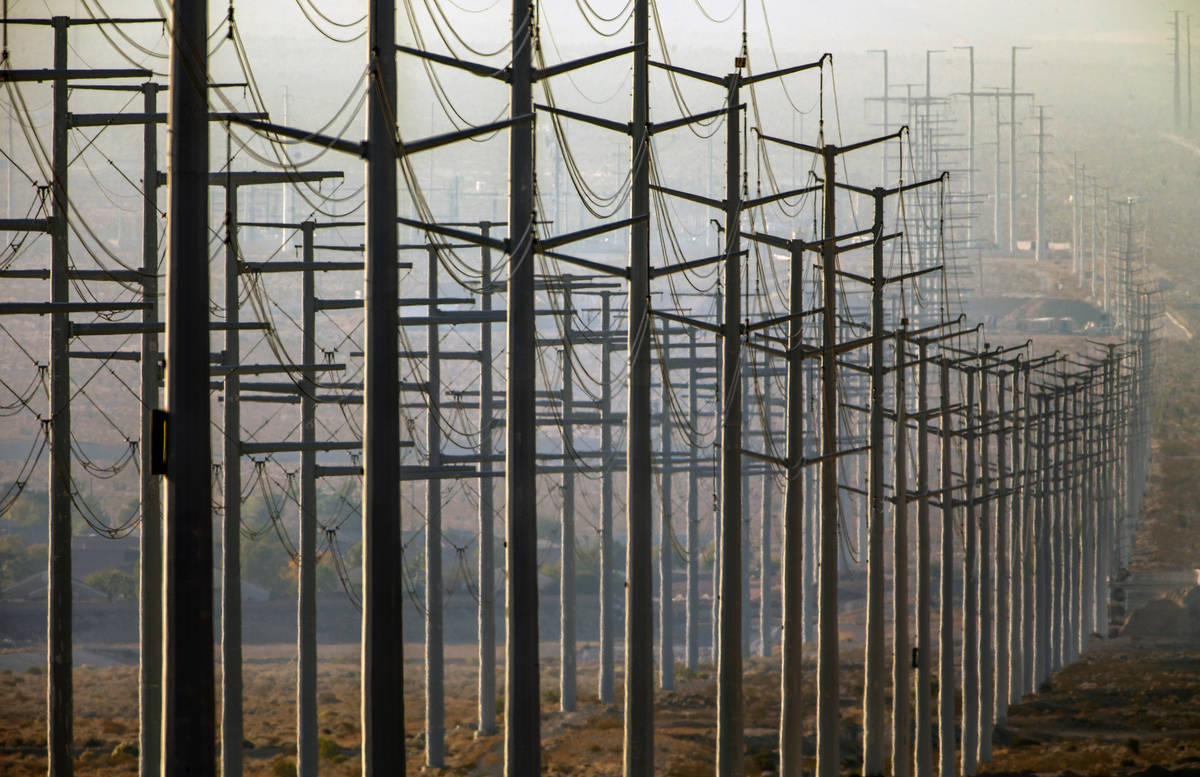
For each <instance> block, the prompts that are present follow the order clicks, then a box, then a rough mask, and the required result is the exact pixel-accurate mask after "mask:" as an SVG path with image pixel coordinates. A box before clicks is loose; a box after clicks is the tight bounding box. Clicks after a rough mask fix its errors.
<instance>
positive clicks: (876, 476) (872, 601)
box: [826, 188, 903, 775]
mask: <svg viewBox="0 0 1200 777" xmlns="http://www.w3.org/2000/svg"><path fill="white" fill-rule="evenodd" d="M884 197H885V191H884V189H883V188H876V189H874V190H873V192H872V199H873V200H874V223H873V231H874V236H875V243H874V245H873V246H872V257H871V261H872V264H871V267H872V270H871V281H872V289H871V337H872V340H871V368H870V369H871V375H870V398H871V399H870V404H871V406H870V418H869V423H870V454H869V456H870V471H869V475H868V478H869V479H868V491H869V495H868V499H869V509H868V512H867V521H868V523H867V537H866V540H867V542H866V559H867V613H866V647H865V655H864V659H863V774H866V775H877V774H883V762H884V755H883V742H884V730H883V729H884V726H883V715H884V676H885V672H886V670H885V668H884V667H885V665H886V660H887V659H886V655H885V650H886V642H885V634H884V538H883V520H884V511H883V503H884V494H883V488H884V486H883V481H884V464H883V414H884V372H885V367H884V356H883V337H884V331H885V329H886V322H885V321H884V311H883V292H884V285H885V283H886V278H885V277H884V274H883V273H884V264H883V247H884V241H883V240H882V237H883V206H884ZM830 205H832V201H830V202H829V203H827V205H826V207H829V206H830ZM826 239H829V235H827V236H826ZM826 347H828V345H827V346H826ZM897 358H899V357H897ZM902 380H903V375H902V374H901V373H899V372H897V374H896V385H897V386H899V383H900V381H902ZM899 454H900V451H898V450H897V451H896V455H899ZM900 488H901V486H900V485H899V484H896V489H897V490H898V489H900ZM897 516H898V514H897ZM897 520H898V517H897ZM860 548H861V545H860ZM860 552H861V551H860ZM897 687H899V686H897Z"/></svg>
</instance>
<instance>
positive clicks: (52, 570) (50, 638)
mask: <svg viewBox="0 0 1200 777" xmlns="http://www.w3.org/2000/svg"><path fill="white" fill-rule="evenodd" d="M5 15H6V16H7V13H6V14H5ZM51 22H52V24H53V30H54V72H55V79H54V85H53V98H52V99H53V104H54V125H53V128H52V140H51V157H52V159H51V162H52V165H53V168H54V182H53V186H52V187H51V215H50V302H51V303H57V304H59V305H65V304H66V303H67V302H69V300H70V297H71V287H70V283H69V281H68V279H67V269H68V265H69V264H70V257H69V255H68V251H69V247H68V244H67V241H68V238H69V232H68V223H67V219H68V218H69V215H68V210H69V207H70V197H69V194H68V191H69V189H68V182H67V167H68V164H69V156H68V154H69V151H68V148H67V122H68V116H67V25H68V23H69V22H68V19H67V17H65V16H56V17H54V18H53V19H52V20H51ZM203 126H204V127H205V129H207V127H208V123H207V121H206V122H204V125H203ZM70 327H71V324H70V319H69V317H68V314H67V312H66V311H61V312H56V313H51V314H50V422H49V425H48V428H49V431H50V473H49V489H48V490H49V492H50V494H49V502H50V528H49V545H50V566H49V572H48V576H47V587H46V591H47V594H46V596H47V616H48V620H49V623H48V628H47V633H46V647H47V652H48V655H47V661H46V664H47V668H48V672H47V674H48V677H47V678H46V691H47V693H46V696H47V710H46V724H47V729H48V730H47V732H46V750H47V760H48V762H49V772H50V775H51V777H59V776H60V775H61V777H70V775H71V774H72V772H73V770H74V753H73V750H74V744H73V742H72V739H73V734H74V720H73V718H74V711H75V691H74V681H73V679H72V672H73V671H74V658H73V656H74V651H73V646H72V640H73V636H72V634H73V627H72V623H71V619H72V609H73V602H72V598H73V597H72V595H71V594H72V592H71V587H72V583H71V372H70V370H71V360H70V357H69V356H68V355H67V350H68V347H69V344H70V337H71V333H70ZM205 353H207V349H206V350H205Z"/></svg>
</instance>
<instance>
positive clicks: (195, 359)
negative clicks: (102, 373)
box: [63, 0, 402, 775]
mask: <svg viewBox="0 0 1200 777" xmlns="http://www.w3.org/2000/svg"><path fill="white" fill-rule="evenodd" d="M169 29H170V30H171V54H170V66H171V77H170V92H169V94H170V107H169V118H168V122H169V124H168V126H169V127H170V131H169V132H168V133H167V138H168V152H167V180H168V201H167V321H166V342H167V353H166V359H167V371H166V400H167V418H166V419H165V420H164V421H162V423H163V426H165V427H166V428H163V429H160V430H159V434H160V435H163V436H165V438H166V440H165V442H166V476H167V481H166V496H165V501H166V516H165V521H164V530H163V689H162V705H163V712H162V727H163V729H162V767H161V773H162V774H164V775H174V774H183V773H193V774H197V775H205V774H208V775H211V774H213V770H214V767H215V765H216V731H215V727H214V721H215V720H216V700H215V695H214V687H215V683H214V679H215V678H214V666H213V639H212V635H213V621H212V616H213V612H212V590H213V588H212V583H213V580H212V475H211V469H212V450H211V444H210V441H209V436H210V428H209V426H210V418H209V414H210V411H209V403H210V399H209V388H208V385H209V342H208V339H209V335H208V333H209V317H208V306H209V278H208V158H209V157H208V142H209V138H208V95H207V82H208V44H207V38H208V3H207V0H197V2H194V3H188V4H182V3H181V4H178V5H175V6H173V9H172V19H171V24H170V25H169ZM63 64H64V65H65V61H64V63H63ZM393 188H394V187H393ZM394 242H395V241H393V243H394ZM393 350H394V349H393ZM68 668H69V662H68ZM401 720H402V719H401ZM397 728H398V727H397ZM364 760H365V759H364Z"/></svg>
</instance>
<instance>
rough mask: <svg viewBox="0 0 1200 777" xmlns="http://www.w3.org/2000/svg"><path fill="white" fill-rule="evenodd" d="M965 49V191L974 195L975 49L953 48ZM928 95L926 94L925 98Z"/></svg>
mask: <svg viewBox="0 0 1200 777" xmlns="http://www.w3.org/2000/svg"><path fill="white" fill-rule="evenodd" d="M955 48H957V49H965V50H966V51H967V52H968V56H969V57H970V60H969V61H970V81H969V83H968V87H969V88H968V90H967V101H968V102H967V110H968V119H967V122H968V123H967V191H969V192H971V194H974V193H975V47H974V46H955ZM928 96H929V95H928V94H927V95H926V97H928ZM974 240H975V216H974V214H973V213H972V215H971V217H970V218H968V219H967V242H969V243H970V242H973V241H974Z"/></svg>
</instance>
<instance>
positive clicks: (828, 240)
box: [816, 145, 841, 777]
mask: <svg viewBox="0 0 1200 777" xmlns="http://www.w3.org/2000/svg"><path fill="white" fill-rule="evenodd" d="M821 155H822V162H823V167H824V170H823V172H824V192H823V202H824V205H825V207H824V213H823V223H822V229H821V239H822V243H821V271H822V276H821V305H822V306H823V308H824V310H823V311H822V313H821V349H822V350H821V427H820V428H821V533H820V550H819V551H818V553H819V562H818V563H819V564H820V569H819V574H820V577H819V579H818V583H817V590H818V598H819V603H818V605H817V721H816V723H817V777H837V775H838V774H839V772H840V770H841V763H840V758H839V757H838V749H839V743H838V737H839V729H840V723H841V720H840V712H839V711H838V706H839V705H838V701H837V699H838V675H837V673H838V669H839V667H838V627H837V586H838V567H837V561H836V559H837V557H838V496H839V494H838V472H837V444H838V398H837V352H836V351H835V350H834V348H835V346H836V345H837V275H836V265H837V243H836V240H835V236H836V235H837V205H836V199H837V189H836V188H835V186H836V182H837V147H836V146H831V145H826V146H823V147H822V149H821Z"/></svg>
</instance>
